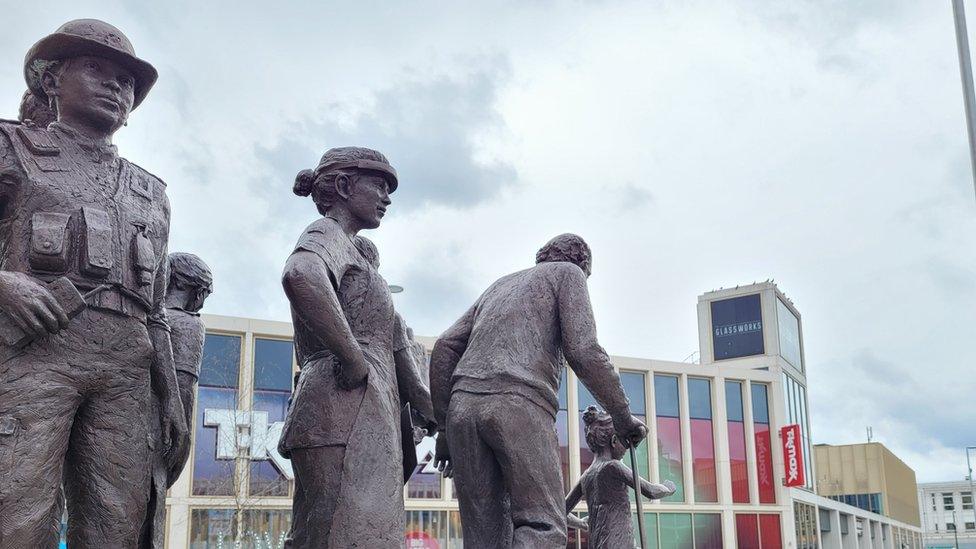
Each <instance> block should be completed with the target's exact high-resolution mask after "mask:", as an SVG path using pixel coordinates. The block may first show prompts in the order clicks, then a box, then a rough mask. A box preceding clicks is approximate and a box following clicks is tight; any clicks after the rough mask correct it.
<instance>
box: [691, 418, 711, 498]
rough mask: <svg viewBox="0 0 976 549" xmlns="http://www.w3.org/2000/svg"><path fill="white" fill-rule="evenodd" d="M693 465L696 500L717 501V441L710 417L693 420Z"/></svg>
mask: <svg viewBox="0 0 976 549" xmlns="http://www.w3.org/2000/svg"><path fill="white" fill-rule="evenodd" d="M691 466H692V470H693V473H694V474H693V478H694V479H695V501H697V502H717V501H718V490H717V486H716V484H715V442H714V438H713V436H712V420H710V419H692V420H691Z"/></svg>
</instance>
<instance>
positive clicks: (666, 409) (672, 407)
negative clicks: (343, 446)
mask: <svg viewBox="0 0 976 549" xmlns="http://www.w3.org/2000/svg"><path fill="white" fill-rule="evenodd" d="M654 409H655V411H656V412H657V416H658V417H661V416H666V417H678V409H679V407H678V378H676V377H674V376H659V375H656V376H654Z"/></svg>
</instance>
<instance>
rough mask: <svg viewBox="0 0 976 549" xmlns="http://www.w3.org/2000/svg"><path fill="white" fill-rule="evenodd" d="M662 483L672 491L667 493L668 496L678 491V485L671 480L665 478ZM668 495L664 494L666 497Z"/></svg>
mask: <svg viewBox="0 0 976 549" xmlns="http://www.w3.org/2000/svg"><path fill="white" fill-rule="evenodd" d="M661 484H663V485H664V487H665V488H667V489H668V491H669V492H671V493H670V494H667V496H670V495H672V494H674V493H675V492H677V491H678V487H677V486H675V485H674V483H673V482H671V481H670V480H665V481H664V482H662V483H661ZM667 496H664V497H667Z"/></svg>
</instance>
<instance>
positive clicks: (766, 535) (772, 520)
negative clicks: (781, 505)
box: [759, 514, 783, 549]
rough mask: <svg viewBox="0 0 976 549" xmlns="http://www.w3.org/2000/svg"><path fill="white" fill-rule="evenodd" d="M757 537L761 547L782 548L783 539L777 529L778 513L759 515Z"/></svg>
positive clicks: (767, 548) (763, 548) (765, 548)
mask: <svg viewBox="0 0 976 549" xmlns="http://www.w3.org/2000/svg"><path fill="white" fill-rule="evenodd" d="M759 538H760V540H761V541H762V549H782V547H783V539H782V538H781V537H780V531H779V515H771V514H760V515H759Z"/></svg>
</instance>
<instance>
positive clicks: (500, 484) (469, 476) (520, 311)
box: [430, 234, 647, 549]
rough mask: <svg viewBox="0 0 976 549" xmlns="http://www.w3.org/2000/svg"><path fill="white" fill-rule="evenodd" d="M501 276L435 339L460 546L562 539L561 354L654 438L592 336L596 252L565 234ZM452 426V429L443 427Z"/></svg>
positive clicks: (618, 424) (442, 439) (443, 464)
mask: <svg viewBox="0 0 976 549" xmlns="http://www.w3.org/2000/svg"><path fill="white" fill-rule="evenodd" d="M536 263H537V264H536V266H534V267H532V268H529V269H525V270H523V271H519V272H517V273H513V274H510V275H508V276H504V277H502V278H501V279H499V280H498V281H497V282H495V283H494V284H492V285H491V286H490V287H489V288H488V289H487V290H485V293H483V294H482V295H481V297H480V298H478V301H477V302H475V304H474V305H473V306H472V307H471V308H470V309H468V311H467V312H466V313H465V314H464V316H462V317H461V318H460V319H459V320H458V321H457V322H456V323H455V324H454V325H453V326H451V327H450V328H448V330H447V331H446V332H444V334H442V335H441V337H440V338H439V339H438V340H437V343H436V344H434V350H433V352H432V353H431V358H430V388H431V397H432V399H433V404H434V416H435V420H436V421H437V424H438V425H439V426H440V429H441V431H440V432H439V433H438V440H437V454H436V457H435V460H436V462H437V464H438V467H439V468H441V469H442V470H448V474H450V469H453V475H454V483H455V486H456V487H457V491H458V503H459V505H460V510H461V524H462V526H463V528H464V543H465V546H469V547H477V548H478V549H484V548H490V547H498V548H506V549H507V548H509V547H518V548H533V549H537V548H548V549H555V548H557V547H565V546H566V510H565V507H564V505H565V503H564V500H563V484H562V479H561V478H560V468H559V454H558V452H559V445H558V444H559V443H558V441H557V440H556V431H555V421H556V419H555V418H556V410H557V409H558V407H559V401H558V399H557V396H556V395H557V391H558V389H559V378H560V374H561V370H562V365H563V357H565V359H566V362H568V363H569V366H570V367H571V368H572V369H573V371H574V372H576V375H577V376H578V377H579V378H580V380H581V381H582V382H583V384H584V385H586V387H587V388H588V389H589V390H590V392H591V393H593V395H594V396H595V397H596V398H597V400H598V401H599V402H600V403H601V404H602V405H603V407H604V408H606V409H607V410H608V411H609V412H610V415H611V417H612V418H613V424H614V427H615V428H616V430H617V433H618V434H619V436H620V438H621V439H623V440H628V441H630V443H631V444H634V443H637V442H639V441H641V440H642V439H643V438H644V437H645V436H646V435H647V428H646V427H645V426H644V424H643V423H642V422H641V421H640V420H638V419H637V418H635V417H634V416H633V415H632V414H631V413H630V408H629V404H628V401H627V397H626V396H625V395H624V391H623V387H621V385H620V377H619V376H618V375H617V373H616V372H615V371H614V369H613V364H611V362H610V357H609V356H607V353H606V351H604V350H603V347H601V346H600V344H599V343H598V342H597V339H596V323H595V322H594V320H593V310H592V309H591V307H590V298H589V294H588V292H587V289H586V278H587V277H588V276H589V275H590V265H591V256H590V248H589V246H587V244H586V242H584V241H583V239H582V238H580V237H578V236H576V235H573V234H563V235H560V236H557V237H556V238H553V239H552V240H551V241H549V243H548V244H546V245H545V246H544V247H543V248H542V249H541V250H539V253H538V254H536ZM445 427H446V429H445Z"/></svg>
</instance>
